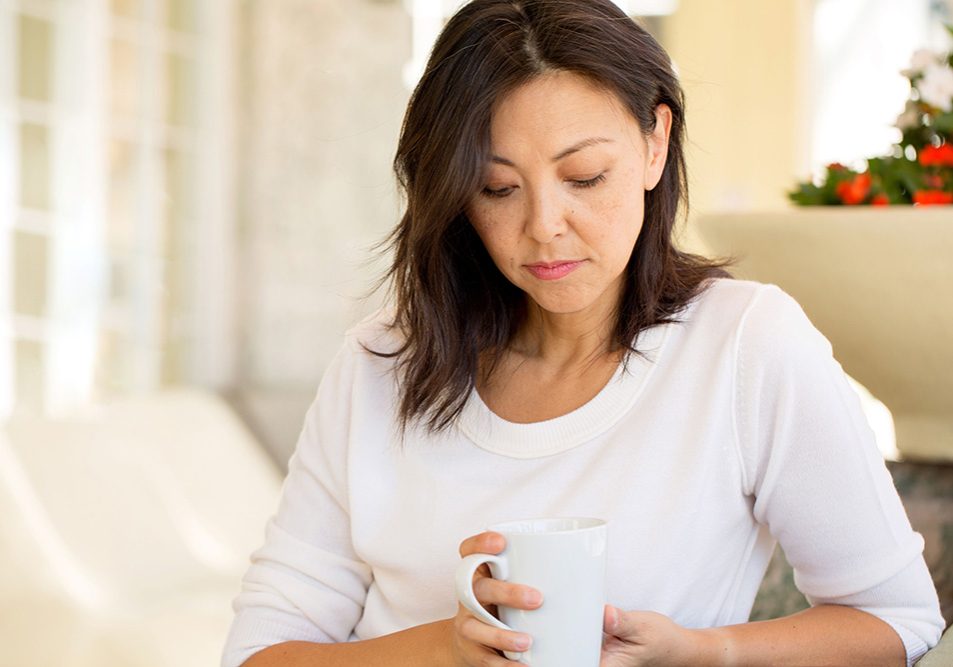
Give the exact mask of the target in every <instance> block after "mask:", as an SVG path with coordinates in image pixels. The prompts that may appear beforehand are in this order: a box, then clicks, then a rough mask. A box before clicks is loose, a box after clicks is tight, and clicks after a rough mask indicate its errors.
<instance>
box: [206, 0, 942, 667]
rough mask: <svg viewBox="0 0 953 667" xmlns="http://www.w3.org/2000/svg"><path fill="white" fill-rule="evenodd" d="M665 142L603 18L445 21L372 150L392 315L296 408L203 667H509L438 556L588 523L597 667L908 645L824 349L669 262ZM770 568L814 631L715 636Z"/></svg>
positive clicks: (599, 3) (874, 503)
mask: <svg viewBox="0 0 953 667" xmlns="http://www.w3.org/2000/svg"><path fill="white" fill-rule="evenodd" d="M683 131H684V110H683V103H682V92H681V89H680V87H679V84H678V82H677V79H676V78H675V76H674V74H673V72H672V67H671V64H670V62H669V59H668V57H667V56H666V54H665V53H664V51H663V50H662V49H661V47H659V45H658V44H657V43H656V42H655V41H654V40H653V39H652V38H651V37H650V36H649V35H648V34H647V33H646V32H645V31H644V30H643V29H641V28H640V27H639V26H638V25H636V24H635V23H634V22H632V21H631V20H630V19H628V18H627V17H626V16H625V15H624V14H622V13H621V12H620V11H619V10H618V9H617V8H616V7H615V5H614V4H612V3H611V2H609V0H585V1H582V0H580V1H576V2H562V1H559V0H536V1H532V0H509V1H504V0H475V1H474V2H471V3H469V4H467V5H466V6H464V7H463V8H462V9H460V11H459V12H458V13H457V14H456V15H455V16H454V17H453V18H452V19H451V21H450V22H449V23H448V25H447V26H446V28H445V29H444V31H443V33H442V34H441V36H440V38H439V39H438V42H437V44H436V46H435V47H434V51H433V54H432V56H431V59H430V63H429V65H428V67H427V70H426V72H425V74H424V76H423V78H422V80H421V82H420V84H419V85H418V87H417V89H416V90H415V91H414V94H413V96H412V99H411V101H410V104H409V107H408V110H407V115H406V117H405V122H404V126H403V130H402V133H401V138H400V143H399V146H398V151H397V158H396V163H395V166H396V169H397V174H398V177H399V180H400V183H401V185H402V187H403V189H404V191H405V193H406V195H407V210H406V213H405V214H404V216H403V219H402V220H401V222H400V224H399V226H398V227H397V229H396V230H395V232H394V234H393V237H392V244H393V249H394V262H393V265H392V268H391V272H390V278H391V284H392V287H393V299H392V303H393V306H392V307H391V308H390V309H387V310H385V311H383V312H381V313H379V314H377V315H375V316H374V317H372V318H370V319H369V320H367V321H365V322H363V323H362V324H360V325H358V326H357V327H356V328H355V329H354V330H352V331H351V332H349V334H348V336H347V340H346V342H345V345H344V347H343V348H342V350H341V351H340V353H339V354H338V355H337V357H336V358H335V360H334V362H333V363H332V364H331V367H330V368H329V369H328V370H327V372H326V375H325V377H324V378H323V380H322V383H321V388H320V390H319V393H318V397H317V398H316V400H315V402H314V403H313V404H312V406H311V408H310V410H309V411H308V414H307V416H306V419H305V425H304V429H303V431H302V433H301V436H300V440H299V442H298V447H297V449H296V453H295V455H294V457H293V458H292V460H291V462H290V464H289V473H288V478H287V480H286V482H285V486H284V489H283V494H282V500H281V505H280V507H279V509H278V512H277V514H276V516H275V517H274V518H273V519H272V520H271V521H270V522H269V524H268V529H267V538H266V542H265V545H264V546H263V547H262V548H261V549H260V550H258V551H257V552H255V554H254V555H253V557H252V566H251V568H250V569H249V571H248V573H247V575H246V577H245V579H244V588H243V591H242V593H241V595H240V596H239V597H238V598H237V599H236V602H235V610H236V618H235V621H234V623H233V627H232V631H231V633H230V635H229V639H228V643H227V646H226V650H225V654H224V657H223V665H226V666H227V667H231V666H233V665H239V664H246V665H249V666H259V665H299V664H300V665H305V664H323V665H324V664H326V665H369V664H386V665H454V666H456V665H505V664H507V663H510V662H511V661H508V660H506V659H505V658H504V657H503V656H502V655H501V654H500V651H501V650H503V649H509V650H517V651H518V650H520V649H521V648H524V647H525V644H523V645H521V642H524V643H525V642H527V641H531V638H529V637H525V636H522V635H520V634H519V633H509V632H503V631H499V630H496V629H494V628H491V627H490V626H488V625H485V624H483V623H481V622H479V621H477V620H476V619H475V618H473V617H472V616H470V615H469V613H467V612H466V611H464V610H462V609H461V608H460V607H459V606H458V605H457V603H456V601H455V598H454V591H453V572H454V570H455V568H456V565H457V562H458V560H457V556H458V553H457V552H458V551H459V554H462V555H466V554H469V553H474V552H478V551H486V552H491V553H496V552H499V551H500V550H502V548H503V546H504V544H503V541H502V536H500V535H497V534H493V533H481V532H480V531H482V530H483V527H484V526H486V525H488V524H492V523H494V522H497V521H503V520H508V519H514V518H521V517H527V516H543V515H550V516H551V515H588V516H598V517H602V518H606V519H608V520H609V524H610V530H611V532H612V534H611V538H610V544H611V549H610V552H611V553H610V560H609V568H608V577H609V586H608V590H609V591H610V597H609V600H608V602H609V603H610V604H609V605H607V608H606V612H605V619H604V625H605V634H606V637H605V642H604V650H603V665H604V666H605V667H615V666H618V667H622V666H623V665H625V666H629V665H649V664H666V665H682V664H684V665H707V664H745V665H748V664H751V665H760V664H763V665H788V664H789V665H804V664H838V665H847V664H864V665H874V664H878V665H879V664H883V665H901V664H905V663H906V662H909V661H912V660H914V659H915V658H916V657H917V656H919V655H920V654H922V653H923V652H924V651H925V650H926V649H927V648H928V647H929V646H931V645H933V644H935V643H936V641H937V639H938V637H939V632H940V629H941V628H942V624H943V620H942V618H940V615H939V607H938V604H937V599H936V593H935V590H934V588H933V585H932V582H931V580H930V577H929V574H928V572H927V569H926V566H925V564H924V561H923V558H922V555H921V551H922V547H923V542H922V539H921V538H920V536H919V535H917V534H916V533H914V532H913V531H912V530H911V528H910V525H909V522H908V521H907V518H906V516H905V514H904V511H903V508H902V506H901V504H900V501H899V499H898V497H897V495H896V492H895V491H894V489H893V486H892V483H891V480H890V477H889V474H888V473H887V472H886V469H885V468H884V465H883V462H882V460H881V459H880V457H879V454H878V452H877V450H876V447H875V445H874V442H873V436H872V433H871V432H870V429H869V428H868V427H867V426H866V423H865V421H864V417H863V414H862V412H861V409H860V406H859V402H858V399H857V398H856V396H855V395H854V394H853V393H852V390H851V389H850V388H849V386H848V384H847V382H846V379H845V377H844V374H843V372H842V370H841V368H840V366H839V365H838V364H837V362H836V361H834V359H833V358H832V356H831V349H830V346H829V344H828V343H827V341H826V340H825V339H824V338H823V336H822V335H821V334H820V333H819V332H818V331H817V330H816V329H815V328H814V327H813V326H812V325H811V324H810V322H809V321H808V320H807V318H806V317H805V315H804V313H803V311H801V309H800V308H799V307H798V305H797V304H796V303H795V302H794V301H793V300H792V299H791V298H790V297H789V296H787V295H786V294H785V293H784V292H782V291H781V290H779V289H778V288H776V287H774V286H769V285H760V284H757V283H753V282H747V281H736V280H731V279H730V278H728V276H727V274H726V273H725V272H724V270H723V268H722V267H721V266H720V265H718V264H717V263H713V262H709V261H706V260H703V259H702V258H698V257H694V256H690V255H686V254H683V253H680V252H678V251H677V250H675V249H674V248H673V245H672V240H671V237H672V229H673V225H674V222H675V217H676V209H677V207H678V204H679V202H680V201H682V200H684V199H686V190H685V180H686V179H685V165H684V158H683V153H682V140H683ZM775 540H778V541H780V542H781V544H782V546H783V547H784V550H785V552H786V554H787V556H788V558H789V560H790V561H791V563H792V564H793V565H794V568H795V573H796V580H797V582H798V585H799V587H800V588H801V590H802V591H803V592H804V593H805V594H806V595H807V596H808V598H809V599H810V600H811V602H812V604H813V607H812V608H811V609H809V610H807V611H804V612H801V613H800V614H797V615H796V616H793V617H790V618H783V619H777V620H773V621H768V622H762V623H746V621H747V618H748V614H749V612H750V609H751V605H752V602H753V600H754V597H755V593H756V591H757V589H758V586H759V583H760V580H761V578H762V576H763V574H764V571H765V568H766V567H767V563H768V560H769V558H770V556H771V553H772V551H773V549H774V545H775ZM475 588H476V591H477V595H478V597H479V598H480V600H481V602H483V603H484V604H485V605H488V606H492V605H508V606H512V607H517V608H521V609H533V608H535V607H538V606H539V605H540V604H545V602H544V601H542V600H541V599H540V596H539V593H538V592H537V591H533V590H530V589H528V588H526V587H522V586H519V585H516V584H509V583H505V582H498V581H494V580H492V579H489V578H487V577H482V578H480V580H479V581H477V582H476V586H475ZM246 661H247V662H246ZM543 667H545V666H543Z"/></svg>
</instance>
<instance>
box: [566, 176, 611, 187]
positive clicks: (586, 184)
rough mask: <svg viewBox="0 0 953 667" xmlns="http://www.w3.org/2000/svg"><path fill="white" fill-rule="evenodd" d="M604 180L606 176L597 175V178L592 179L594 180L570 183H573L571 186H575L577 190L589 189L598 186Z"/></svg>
mask: <svg viewBox="0 0 953 667" xmlns="http://www.w3.org/2000/svg"><path fill="white" fill-rule="evenodd" d="M604 180H606V175H605V174H599V175H598V176H596V177H594V178H590V179H588V180H585V181H572V183H573V185H575V186H576V187H577V188H591V187H594V186H596V185H598V184H599V183H602V182H603V181H604Z"/></svg>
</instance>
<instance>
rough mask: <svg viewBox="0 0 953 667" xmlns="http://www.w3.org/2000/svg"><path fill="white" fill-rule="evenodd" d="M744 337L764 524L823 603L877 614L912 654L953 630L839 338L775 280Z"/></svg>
mask: <svg viewBox="0 0 953 667" xmlns="http://www.w3.org/2000/svg"><path fill="white" fill-rule="evenodd" d="M736 342H737V345H736V366H735V368H736V388H735V400H736V405H735V420H736V426H737V436H738V448H739V451H740V453H741V459H742V468H743V472H742V474H743V477H744V483H745V486H746V492H747V493H748V494H750V495H751V496H752V497H753V500H754V503H753V512H754V516H755V519H756V520H757V521H758V522H759V523H762V524H764V525H766V526H767V527H768V529H769V530H770V532H771V534H772V535H773V536H774V537H775V538H776V539H777V540H778V542H779V543H780V544H781V547H782V548H783V549H784V552H785V555H786V556H787V558H788V561H789V562H790V563H791V565H792V566H793V568H794V580H795V583H796V585H797V587H798V588H799V589H800V590H801V591H802V592H803V593H804V594H805V596H806V597H807V598H808V600H809V601H811V603H812V604H822V603H827V604H849V605H850V606H854V607H857V608H861V609H864V610H865V611H870V612H871V613H874V614H875V615H877V616H879V617H881V618H882V619H883V620H885V621H887V622H888V623H889V624H890V625H891V626H892V627H894V629H896V630H897V632H898V634H899V635H900V636H901V638H902V639H903V641H904V645H905V646H906V648H907V653H908V657H911V659H912V657H913V656H914V655H915V654H919V653H922V652H924V651H925V650H926V648H927V647H929V646H932V645H935V644H936V642H937V641H938V640H939V636H940V633H941V631H942V628H943V619H942V617H941V616H940V612H939V603H938V601H937V595H936V590H935V588H934V586H933V583H932V581H931V579H930V577H929V573H928V572H927V569H926V564H925V562H924V560H923V556H922V552H923V539H922V537H921V536H920V535H919V534H918V533H916V532H914V531H913V529H912V528H911V526H910V522H909V520H908V519H907V515H906V512H905V511H904V508H903V505H902V503H901V501H900V497H899V496H898V494H897V492H896V489H895V487H894V485H893V480H892V478H891V476H890V473H889V471H888V470H887V468H886V465H885V464H884V461H883V457H882V455H881V454H880V452H879V450H878V449H877V446H876V442H875V438H874V434H873V432H872V430H871V429H870V426H869V424H868V423H867V420H866V418H865V416H864V414H863V410H862V407H861V404H860V399H859V397H858V396H857V394H856V393H855V392H854V390H853V389H852V388H851V386H850V384H849V382H848V380H847V377H846V375H845V373H844V371H843V369H842V368H841V366H840V364H839V363H838V362H837V361H836V360H835V359H834V357H833V354H832V348H831V345H830V343H829V342H828V341H827V339H826V338H825V337H824V336H823V335H822V334H821V333H820V332H819V331H818V330H817V329H816V328H815V327H814V326H813V325H812V324H811V322H810V320H809V319H808V318H807V316H806V315H805V314H804V311H803V310H802V309H801V307H800V306H799V305H798V304H797V302H796V301H795V300H794V299H793V298H791V297H790V296H789V295H788V294H786V293H785V292H783V291H782V290H781V289H779V288H778V287H776V286H774V285H765V286H761V287H760V288H759V290H758V292H757V293H756V295H755V296H754V298H753V300H752V302H751V303H750V304H749V306H748V308H747V309H746V311H745V314H744V316H743V319H742V323H741V324H740V326H739V330H738V337H737V341H736Z"/></svg>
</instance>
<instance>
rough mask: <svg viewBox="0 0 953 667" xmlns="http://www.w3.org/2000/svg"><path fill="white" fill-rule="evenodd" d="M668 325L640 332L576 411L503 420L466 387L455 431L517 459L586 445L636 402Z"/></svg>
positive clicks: (496, 452)
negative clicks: (605, 379)
mask: <svg viewBox="0 0 953 667" xmlns="http://www.w3.org/2000/svg"><path fill="white" fill-rule="evenodd" d="M671 326H672V324H671V323H669V324H659V325H655V326H652V327H649V328H648V329H644V330H642V331H641V332H640V333H639V335H638V337H637V339H636V345H635V346H634V347H635V349H637V350H638V351H639V352H641V353H642V354H644V355H645V356H644V357H643V356H642V355H639V354H633V353H629V354H628V355H627V358H626V360H625V361H624V362H620V363H619V365H618V367H617V368H616V370H615V372H614V373H613V374H612V377H610V378H609V381H608V382H607V383H606V384H605V386H604V387H603V388H602V389H600V390H599V392H598V393H597V394H596V395H595V396H593V397H592V398H591V399H590V400H589V401H587V402H586V403H584V404H583V405H581V406H579V407H578V408H576V409H575V410H572V411H570V412H567V413H566V414H563V415H560V416H558V417H553V418H552V419H546V420H544V421H539V422H530V423H517V422H511V421H507V420H506V419H503V418H502V417H500V416H499V415H497V414H496V413H495V412H493V411H492V410H490V408H489V407H487V405H486V403H484V402H483V399H482V398H481V397H480V394H479V392H478V391H477V390H476V388H473V389H471V391H470V394H469V396H468V398H467V402H466V404H465V405H464V407H463V411H462V412H461V413H460V417H459V420H458V427H459V429H460V430H461V432H462V433H463V434H464V435H465V436H466V437H467V438H469V439H470V440H471V441H472V442H473V444H475V445H476V446H477V447H480V448H481V449H484V450H486V451H489V452H492V453H494V454H500V455H502V456H508V457H511V458H518V459H530V458H540V457H544V456H552V455H554V454H559V453H561V452H564V451H566V450H569V449H572V448H574V447H577V446H579V445H581V444H583V443H585V442H589V441H591V440H593V439H595V438H597V437H599V436H600V435H602V434H603V433H605V432H606V431H608V430H609V429H611V428H612V427H613V426H614V425H615V424H616V423H617V422H618V421H619V420H620V419H621V418H622V417H623V415H625V414H626V413H627V412H628V411H629V410H630V409H631V408H632V406H633V405H634V404H635V402H636V401H637V400H638V398H639V396H640V395H641V393H642V390H643V389H644V387H645V385H646V384H647V382H648V380H649V378H650V376H651V375H652V372H653V370H654V369H655V368H656V366H657V362H658V360H659V358H660V357H661V355H662V352H663V350H664V346H665V342H666V340H667V339H668V333H669V330H670V328H671Z"/></svg>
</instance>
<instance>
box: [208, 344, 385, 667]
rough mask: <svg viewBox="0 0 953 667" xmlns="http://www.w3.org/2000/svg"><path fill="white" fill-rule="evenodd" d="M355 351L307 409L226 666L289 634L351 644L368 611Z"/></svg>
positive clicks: (333, 367)
mask: <svg viewBox="0 0 953 667" xmlns="http://www.w3.org/2000/svg"><path fill="white" fill-rule="evenodd" d="M355 354H356V352H355V351H354V350H353V349H352V348H351V346H350V345H347V344H346V345H345V346H344V347H343V348H342V349H341V350H340V351H339V352H338V354H337V356H336V357H335V358H334V360H333V361H332V362H331V364H330V365H329V367H328V369H327V371H326V372H325V374H324V376H323V378H322V381H321V384H320V387H319V389H318V393H317V396H316V398H315V400H314V401H313V402H312V404H311V406H310V408H309V409H308V411H307V414H306V415H305V419H304V426H303V428H302V430H301V434H300V436H299V438H298V443H297V446H296V448H295V451H294V454H293V455H292V457H291V460H290V461H289V464H288V475H287V477H286V478H285V481H284V484H283V486H282V491H281V500H280V502H279V506H278V510H277V512H276V513H275V515H274V516H273V517H272V518H271V519H270V520H269V521H268V524H267V526H266V530H265V543H264V545H263V546H262V547H261V548H260V549H258V550H257V551H255V552H254V553H253V554H252V556H251V566H250V567H249V568H248V570H247V572H246V573H245V576H244V578H243V579H242V590H241V592H240V594H239V595H238V597H237V598H236V599H235V600H234V602H233V609H234V611H235V618H234V620H233V622H232V626H231V629H230V631H229V634H228V638H227V640H226V645H225V649H224V652H223V656H222V663H221V664H222V666H223V667H238V665H241V664H242V663H243V662H244V661H245V660H247V659H248V658H250V657H251V656H252V655H253V654H255V653H257V652H258V651H260V650H262V649H264V648H265V647H267V646H271V645H273V644H277V643H281V642H285V641H293V640H302V641H312V642H343V641H347V640H348V639H349V637H350V634H351V632H352V630H353V629H354V627H355V625H356V624H357V622H358V620H359V619H360V617H361V614H362V611H363V606H364V600H365V598H366V595H367V589H368V586H369V585H370V582H371V572H370V568H369V567H368V566H367V564H365V563H363V562H362V561H361V560H360V558H358V556H357V554H355V552H354V549H353V547H352V544H351V533H350V521H349V509H348V486H347V443H348V437H347V431H348V427H347V424H348V422H349V419H348V415H349V398H350V395H351V385H352V381H353V373H354V371H353V366H354V356H355Z"/></svg>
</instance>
